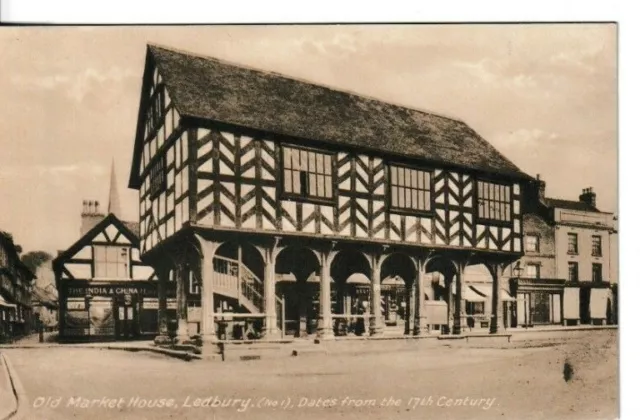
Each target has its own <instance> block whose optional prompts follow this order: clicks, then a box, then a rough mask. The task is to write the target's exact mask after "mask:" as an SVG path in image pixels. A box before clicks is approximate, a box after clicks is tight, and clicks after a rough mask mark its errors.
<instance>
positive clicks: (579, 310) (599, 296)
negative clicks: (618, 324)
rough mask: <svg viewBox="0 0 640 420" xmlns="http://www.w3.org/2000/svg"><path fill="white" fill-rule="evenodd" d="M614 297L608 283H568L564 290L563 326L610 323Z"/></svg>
mask: <svg viewBox="0 0 640 420" xmlns="http://www.w3.org/2000/svg"><path fill="white" fill-rule="evenodd" d="M613 302H614V296H613V291H612V288H611V285H610V283H608V282H589V281H583V282H570V283H566V285H565V289H564V299H563V304H564V323H565V325H590V324H591V325H606V324H607V323H608V322H611V319H612V312H613V309H612V308H613V306H614V304H613Z"/></svg>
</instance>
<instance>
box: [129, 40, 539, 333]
mask: <svg viewBox="0 0 640 420" xmlns="http://www.w3.org/2000/svg"><path fill="white" fill-rule="evenodd" d="M530 180H531V178H530V177H529V176H528V175H526V174H524V173H523V172H522V171H520V170H519V169H518V168H517V167H516V166H515V165H514V164H513V163H512V162H510V161H509V160H508V159H506V158H505V157H504V156H503V155H501V154H500V153H499V152H498V151H497V150H496V149H495V148H494V147H492V146H491V145H490V144H489V143H488V142H487V141H485V140H484V139H483V138H481V137H480V136H479V135H478V134H477V133H476V132H475V131H474V130H473V129H471V128H470V127H469V126H467V125H466V124H465V123H463V122H461V121H459V120H454V119H450V118H445V117H441V116H438V115H434V114H430V113H426V112H422V111H418V110H414V109H409V108H405V107H401V106H397V105H392V104H389V103H385V102H381V101H378V100H374V99H371V98H367V97H363V96H358V95H355V94H351V93H346V92H341V91H338V90H334V89H331V88H327V87H323V86H319V85H315V84H310V83H307V82H302V81H299V80H295V79H292V78H289V77H285V76H281V75H278V74H274V73H271V72H263V71H258V70H253V69H249V68H245V67H241V66H237V65H234V64H229V63H226V62H223V61H220V60H218V59H214V58H209V57H202V56H197V55H194V54H190V53H186V52H180V51H176V50H173V49H168V48H164V47H159V46H148V48H147V53H146V64H145V69H144V74H143V78H142V91H141V98H140V108H139V114H138V126H137V131H136V138H135V145H134V149H133V161H132V167H131V175H130V180H129V187H130V188H133V189H136V190H139V193H140V247H141V248H140V249H141V253H142V258H143V259H144V261H145V262H148V263H149V264H150V265H152V266H153V268H154V269H155V272H156V273H157V275H158V279H159V282H158V287H159V317H160V323H159V325H160V331H159V333H160V335H159V337H158V339H159V340H163V339H164V337H165V336H166V335H167V334H168V331H167V322H166V319H167V310H166V308H167V303H166V296H167V294H168V293H169V291H175V293H176V300H177V311H176V317H177V325H176V327H177V331H176V333H177V335H178V337H179V338H184V339H186V338H187V336H189V335H190V334H194V333H199V334H201V335H203V336H204V338H205V340H214V339H215V338H216V335H217V337H219V338H222V337H224V336H226V337H234V338H248V337H252V336H259V337H266V338H270V337H281V336H282V335H283V334H285V333H287V334H297V335H306V334H309V333H311V334H314V335H315V336H316V337H318V338H319V339H328V338H332V337H334V336H335V335H338V334H348V333H349V332H350V331H354V332H356V333H360V334H362V333H366V334H371V335H379V334H383V333H384V331H385V329H388V328H392V325H393V323H394V322H395V323H396V324H398V325H400V328H402V330H403V331H404V333H405V334H415V335H420V334H422V333H424V332H426V331H427V329H428V328H431V327H436V326H441V328H442V329H443V331H444V332H450V333H453V334H459V333H460V332H461V327H462V326H463V323H464V318H463V316H464V298H465V296H464V294H465V293H464V291H465V290H466V287H465V286H466V284H465V279H464V270H465V268H466V267H468V266H473V265H480V264H481V265H484V266H486V267H487V269H488V272H489V273H490V274H491V278H492V287H491V289H492V290H490V291H489V293H491V299H490V301H491V314H492V316H491V322H490V332H492V333H495V332H497V331H499V330H501V329H502V324H503V316H502V313H501V312H502V307H503V305H502V299H503V293H502V292H503V290H502V289H501V287H502V286H501V284H500V282H499V279H500V277H501V276H502V270H503V269H504V267H506V266H507V265H508V264H510V263H512V262H513V261H515V260H517V259H518V258H519V257H520V256H521V255H522V228H521V226H522V225H521V223H522V218H521V191H522V189H523V185H524V184H525V183H528V182H530ZM436 273H438V275H435V274H436ZM171 279H175V281H172V280H171ZM354 320H355V321H354ZM219 321H229V322H228V323H226V324H225V323H220V322H219Z"/></svg>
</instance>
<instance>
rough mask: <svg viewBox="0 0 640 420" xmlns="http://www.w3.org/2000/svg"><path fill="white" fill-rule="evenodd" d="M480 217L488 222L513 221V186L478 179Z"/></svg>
mask: <svg viewBox="0 0 640 420" xmlns="http://www.w3.org/2000/svg"><path fill="white" fill-rule="evenodd" d="M477 187H478V195H477V197H478V219H481V220H483V221H487V222H498V223H507V222H510V221H511V187H510V186H509V185H504V184H496V183H493V182H487V181H478V183H477Z"/></svg>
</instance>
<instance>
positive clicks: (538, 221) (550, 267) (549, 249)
mask: <svg viewBox="0 0 640 420" xmlns="http://www.w3.org/2000/svg"><path fill="white" fill-rule="evenodd" d="M523 222H524V223H523V224H524V232H523V233H524V237H523V244H524V247H525V255H524V256H523V257H522V258H521V259H520V266H521V268H522V269H523V271H522V273H521V277H526V276H527V274H526V266H527V264H529V263H533V264H539V265H540V278H543V279H544V278H546V279H553V278H557V276H556V257H555V254H556V249H555V245H556V243H555V229H554V227H553V226H551V225H549V224H548V223H547V222H545V221H544V220H543V219H542V218H541V217H539V216H537V215H535V214H526V215H524V217H523ZM526 235H536V236H538V238H539V245H540V249H539V252H530V251H526V243H525V241H526Z"/></svg>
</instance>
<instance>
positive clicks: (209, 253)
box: [196, 236, 216, 339]
mask: <svg viewBox="0 0 640 420" xmlns="http://www.w3.org/2000/svg"><path fill="white" fill-rule="evenodd" d="M196 237H197V236H196ZM197 238H198V241H199V242H200V249H201V253H202V254H201V256H200V261H199V264H198V265H199V267H200V282H201V286H200V316H201V319H200V334H201V335H202V336H203V337H207V338H208V339H214V337H215V335H216V331H215V325H214V322H213V313H214V308H213V276H214V273H213V254H214V252H215V247H216V244H215V243H213V242H210V241H206V240H204V239H202V238H200V237H197Z"/></svg>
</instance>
